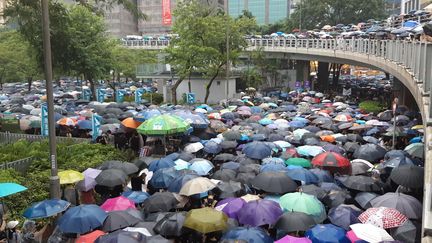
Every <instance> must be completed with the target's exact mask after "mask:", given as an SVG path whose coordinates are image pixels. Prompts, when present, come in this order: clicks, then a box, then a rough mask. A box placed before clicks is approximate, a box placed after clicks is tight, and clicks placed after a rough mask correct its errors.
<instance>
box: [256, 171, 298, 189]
mask: <svg viewBox="0 0 432 243" xmlns="http://www.w3.org/2000/svg"><path fill="white" fill-rule="evenodd" d="M251 184H252V186H254V187H255V188H258V189H261V190H263V191H266V192H270V193H277V194H283V193H287V192H294V191H295V190H296V189H297V184H296V183H295V182H294V181H293V180H292V179H291V178H289V177H288V176H287V175H286V174H285V173H282V172H263V173H259V174H258V175H257V176H256V177H255V178H253V179H252V180H251Z"/></svg>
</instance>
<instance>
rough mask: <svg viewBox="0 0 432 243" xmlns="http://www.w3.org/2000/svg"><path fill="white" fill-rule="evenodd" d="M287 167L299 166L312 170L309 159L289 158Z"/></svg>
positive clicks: (286, 162)
mask: <svg viewBox="0 0 432 243" xmlns="http://www.w3.org/2000/svg"><path fill="white" fill-rule="evenodd" d="M285 164H286V165H298V166H301V167H304V168H310V167H311V166H312V165H311V162H310V160H308V159H305V158H289V159H287V160H286V161H285Z"/></svg>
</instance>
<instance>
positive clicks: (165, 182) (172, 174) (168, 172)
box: [149, 168, 179, 188]
mask: <svg viewBox="0 0 432 243" xmlns="http://www.w3.org/2000/svg"><path fill="white" fill-rule="evenodd" d="M178 176H179V172H178V171H177V170H176V169H175V168H164V169H160V170H158V171H156V172H155V173H154V174H153V177H152V178H151V179H150V181H149V183H150V185H152V186H153V187H154V188H167V187H168V186H169V184H170V183H171V182H172V181H173V180H174V179H175V178H176V177H178Z"/></svg>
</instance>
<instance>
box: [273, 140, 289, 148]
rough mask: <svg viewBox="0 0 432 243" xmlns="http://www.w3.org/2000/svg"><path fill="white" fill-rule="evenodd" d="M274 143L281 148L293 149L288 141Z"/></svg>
mask: <svg viewBox="0 0 432 243" xmlns="http://www.w3.org/2000/svg"><path fill="white" fill-rule="evenodd" d="M273 143H274V144H276V145H277V146H279V147H281V148H289V147H292V145H291V144H290V143H288V142H286V141H274V142H273Z"/></svg>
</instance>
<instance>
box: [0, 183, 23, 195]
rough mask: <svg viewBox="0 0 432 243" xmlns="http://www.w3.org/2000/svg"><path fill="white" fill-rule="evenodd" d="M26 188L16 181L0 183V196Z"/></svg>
mask: <svg viewBox="0 0 432 243" xmlns="http://www.w3.org/2000/svg"><path fill="white" fill-rule="evenodd" d="M25 190H27V187H24V186H21V185H20V184H16V183H9V182H6V183H0V198H1V197H6V196H9V195H12V194H15V193H18V192H22V191H25Z"/></svg>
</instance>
